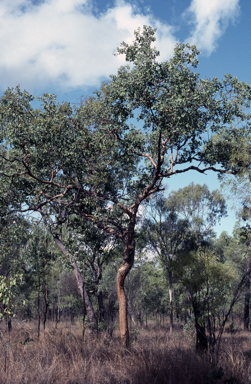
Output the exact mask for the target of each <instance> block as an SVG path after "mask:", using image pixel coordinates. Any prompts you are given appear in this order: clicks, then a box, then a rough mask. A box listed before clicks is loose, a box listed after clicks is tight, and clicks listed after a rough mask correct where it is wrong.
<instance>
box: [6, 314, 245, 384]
mask: <svg viewBox="0 0 251 384" xmlns="http://www.w3.org/2000/svg"><path fill="white" fill-rule="evenodd" d="M5 332H6V331H5V325H4V324H3V323H2V324H0V335H1V336H0V337H1V350H0V383H1V384H31V383H34V384H35V383H36V384H54V383H55V384H56V383H57V384H91V383H95V384H96V383H97V384H101V383H102V384H106V383H107V384H108V383H109V384H148V383H151V384H153V383H156V384H160V383H167V384H190V383H191V384H201V383H202V384H205V382H206V381H205V380H204V379H203V377H205V376H207V375H208V372H209V371H210V368H211V363H210V356H208V355H206V354H205V355H201V354H196V352H195V350H194V344H193V343H192V342H191V341H189V340H188V339H187V338H185V337H184V336H183V332H182V330H180V329H178V328H177V330H176V331H175V332H174V334H173V335H172V336H170V335H169V333H168V330H167V329H165V328H164V327H160V326H156V325H155V326H154V325H151V326H149V327H148V328H143V329H140V328H139V329H135V330H132V338H131V341H132V343H131V347H130V349H129V350H125V349H123V348H122V347H121V346H120V343H119V335H118V331H116V332H115V333H114V336H113V338H112V339H111V338H109V337H108V335H106V334H105V333H103V334H100V335H98V336H94V335H92V334H90V333H89V334H87V335H86V339H85V342H83V338H82V336H81V325H80V324H79V325H78V324H75V325H70V324H66V323H61V324H59V326H58V328H57V329H56V328H55V327H54V325H53V324H50V325H49V327H48V330H46V331H45V332H41V335H40V339H39V340H38V339H37V331H36V327H35V324H34V323H33V324H32V323H28V324H24V323H21V324H19V323H18V322H14V325H13V330H12V332H11V342H10V349H9V367H8V372H5V352H6V348H5V342H6V340H7V334H6V333H5ZM220 366H221V367H222V368H223V371H224V377H223V378H222V379H221V380H214V379H209V381H208V382H209V383H224V380H227V379H230V378H231V377H232V378H233V377H235V378H236V379H237V381H233V379H232V383H239V384H248V383H251V377H250V376H251V334H250V333H248V332H246V333H239V334H235V335H230V334H225V335H224V337H223V341H222V349H221V353H220V355H219V361H218V368H219V367H220ZM210 380H211V381H210ZM230 382H231V381H229V383H230ZM225 383H226V381H225Z"/></svg>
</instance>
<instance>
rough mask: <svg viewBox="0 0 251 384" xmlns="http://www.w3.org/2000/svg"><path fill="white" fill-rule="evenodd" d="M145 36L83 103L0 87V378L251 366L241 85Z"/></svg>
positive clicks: (176, 376) (228, 374) (245, 93)
mask: <svg viewBox="0 0 251 384" xmlns="http://www.w3.org/2000/svg"><path fill="white" fill-rule="evenodd" d="M154 35H155V30H153V29H152V28H151V27H147V26H145V27H144V29H143V31H142V32H141V31H140V30H137V31H136V32H135V41H134V42H133V43H132V44H131V45H128V44H126V43H122V44H121V46H120V47H119V48H118V53H117V54H124V55H125V59H126V61H127V62H128V63H129V64H130V65H128V66H124V67H121V68H119V69H118V72H117V74H116V75H114V76H111V79H110V81H108V82H106V83H102V85H101V87H100V89H99V90H97V91H96V92H94V94H93V96H91V97H87V98H86V99H84V102H83V103H82V104H81V105H80V106H77V107H76V106H75V107H73V106H71V105H70V103H66V102H65V103H61V104H60V103H57V101H56V97H55V95H50V94H44V95H43V97H42V98H41V99H40V101H41V107H40V108H39V109H34V108H33V107H32V101H33V96H32V95H30V94H29V93H28V92H27V91H21V89H20V88H19V87H17V88H16V89H7V90H6V92H5V93H4V95H3V96H2V97H1V99H0V246H1V254H0V317H1V323H0V332H1V333H0V338H1V341H2V345H3V348H2V350H1V356H0V370H1V373H2V375H1V379H0V380H2V377H3V378H4V379H3V380H4V381H3V382H4V383H8V382H9V383H20V384H21V383H29V382H36V383H40V382H41V383H45V382H51V383H69V384H70V383H72V384H73V383H76V384H77V383H89V382H90V383H99V382H100V383H101V382H102V383H105V382H107V383H141V382H142V383H143V382H144V383H148V382H149V383H153V382H156V383H158V382H159V383H163V382H168V383H185V382H186V383H216V382H219V383H248V382H249V381H248V380H250V377H251V376H250V371H249V370H250V367H249V365H250V356H249V352H248V348H247V344H248V340H249V328H250V285H251V277H250V273H251V264H250V263H251V250H250V245H251V240H250V239H251V237H250V236H251V227H250V224H249V222H250V209H251V203H250V101H251V88H250V86H249V85H248V84H246V83H243V82H239V81H238V80H237V79H236V78H234V77H232V76H231V75H226V76H225V77H224V78H223V80H222V81H219V80H218V79H217V78H213V79H212V80H210V79H204V80H203V79H200V76H199V74H198V73H196V68H197V66H198V55H199V51H198V50H197V48H196V47H195V46H191V45H189V44H186V45H184V44H179V45H177V46H176V48H175V50H174V53H173V57H172V58H170V59H169V60H167V61H165V62H159V61H158V58H159V52H158V51H157V50H156V48H154V47H153V43H154V41H155V36H154ZM208 172H215V173H217V174H218V175H219V177H220V179H221V182H222V186H223V192H222V191H219V190H212V189H209V187H208V186H207V185H206V184H203V185H200V184H197V183H195V182H194V180H196V176H195V175H196V174H197V175H198V174H205V175H206V174H207V173H208ZM183 173H187V174H188V175H190V181H191V182H190V183H189V184H188V185H187V186H186V187H184V188H180V189H177V188H175V181H174V180H177V177H182V174H183ZM175 178H176V179H175ZM205 178H206V177H205ZM167 183H168V187H167ZM172 183H173V184H172ZM224 187H225V189H224ZM169 188H170V190H169ZM170 191H171V192H170ZM230 196H232V197H233V198H235V199H236V200H237V199H238V202H239V206H238V215H237V220H236V226H235V229H234V231H233V233H232V234H231V235H230V234H228V233H227V232H224V231H223V232H222V233H221V235H220V236H218V237H217V236H216V233H215V232H214V226H215V224H217V223H219V222H220V220H221V219H222V218H223V217H226V216H227V203H226V200H228V199H229V198H230ZM118 333H119V337H118ZM118 338H120V343H121V344H119V342H118ZM237 345H238V348H237ZM235 356H237V357H235ZM231 364H232V366H231ZM34 380H35V381H34Z"/></svg>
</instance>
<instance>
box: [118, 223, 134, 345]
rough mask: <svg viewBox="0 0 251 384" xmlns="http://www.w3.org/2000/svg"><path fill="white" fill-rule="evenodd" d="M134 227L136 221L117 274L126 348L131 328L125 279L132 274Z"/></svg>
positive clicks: (123, 337)
mask: <svg viewBox="0 0 251 384" xmlns="http://www.w3.org/2000/svg"><path fill="white" fill-rule="evenodd" d="M134 227H135V221H134V220H133V222H131V223H130V224H129V230H128V235H127V238H126V244H125V250H124V258H123V264H122V266H121V267H120V268H119V270H118V273H117V294H118V301H119V326H120V339H121V343H122V345H123V346H124V347H126V348H128V347H129V328H128V316H127V301H126V295H125V278H126V276H127V275H128V273H129V272H130V270H131V268H132V266H133V262H134V253H135V241H134Z"/></svg>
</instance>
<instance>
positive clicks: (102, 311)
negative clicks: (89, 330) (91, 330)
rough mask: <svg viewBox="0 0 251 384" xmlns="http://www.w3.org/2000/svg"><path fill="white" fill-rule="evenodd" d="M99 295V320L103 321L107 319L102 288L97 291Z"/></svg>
mask: <svg viewBox="0 0 251 384" xmlns="http://www.w3.org/2000/svg"><path fill="white" fill-rule="evenodd" d="M97 296H98V307H99V319H98V320H99V321H103V320H104V319H105V308H104V302H103V293H102V291H101V289H98V291H97Z"/></svg>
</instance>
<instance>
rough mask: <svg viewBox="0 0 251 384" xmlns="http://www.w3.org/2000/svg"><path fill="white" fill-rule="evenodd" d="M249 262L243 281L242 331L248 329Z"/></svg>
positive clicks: (250, 279)
mask: <svg viewBox="0 0 251 384" xmlns="http://www.w3.org/2000/svg"><path fill="white" fill-rule="evenodd" d="M250 272H251V268H250V261H249V260H248V267H247V275H246V281H245V302H244V330H248V329H249V315H250V309H249V307H250V283H251V278H250Z"/></svg>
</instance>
